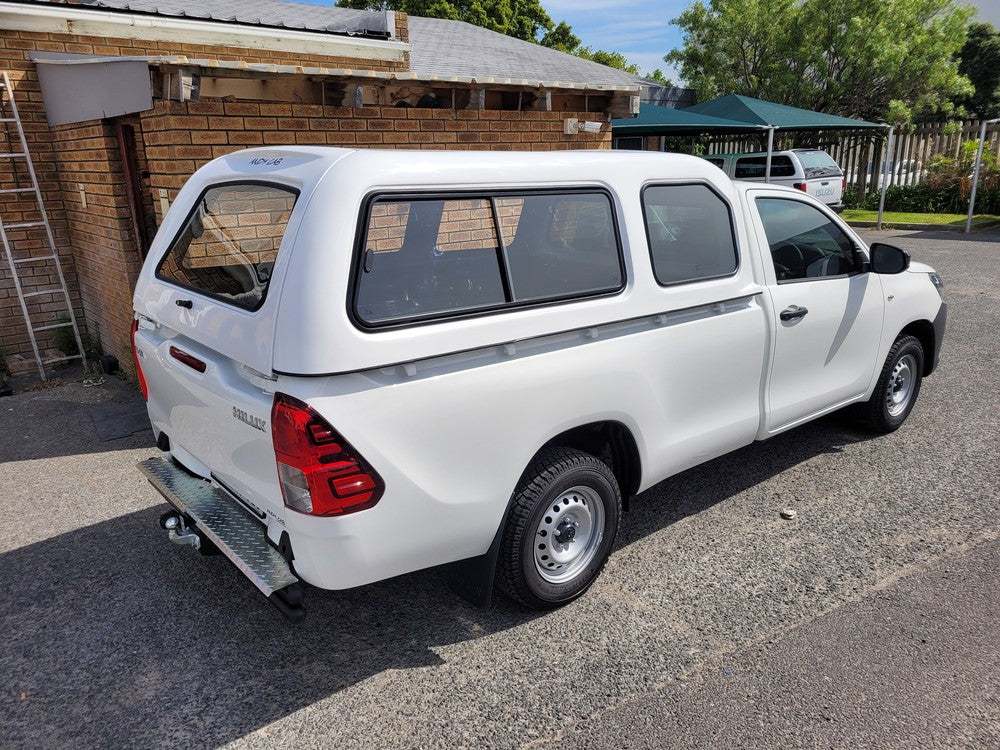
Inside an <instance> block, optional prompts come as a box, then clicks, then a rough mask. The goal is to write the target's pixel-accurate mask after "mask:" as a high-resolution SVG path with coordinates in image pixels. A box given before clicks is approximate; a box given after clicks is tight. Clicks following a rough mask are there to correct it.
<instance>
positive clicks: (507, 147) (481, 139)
mask: <svg viewBox="0 0 1000 750" xmlns="http://www.w3.org/2000/svg"><path fill="white" fill-rule="evenodd" d="M566 117H577V118H580V119H588V120H592V121H593V120H595V119H602V120H603V121H604V122H605V123H606V124H605V127H604V128H603V129H602V132H600V133H582V132H581V133H580V134H579V135H564V134H563V119H564V118H566ZM142 130H143V133H144V136H145V140H146V157H147V159H148V165H149V171H150V187H151V188H152V190H153V197H154V205H155V207H156V210H157V211H159V210H160V209H159V201H158V196H159V190H160V189H163V190H166V191H167V198H168V200H169V201H173V199H174V198H175V197H176V195H177V191H178V190H180V188H181V186H183V185H184V183H185V181H186V180H187V178H188V177H189V176H190V175H191V173H192V172H194V171H195V170H196V169H197V168H198V167H200V166H201V165H203V164H205V163H206V162H208V161H209V160H211V159H213V158H215V157H218V156H224V155H225V154H229V153H232V152H233V151H237V150H239V149H243V148H250V147H253V146H271V145H294V144H299V145H327V146H346V147H349V148H411V149H449V150H473V149H478V150H496V151H514V150H522V151H523V150H528V151H552V150H558V149H587V148H595V149H596V148H610V146H611V126H610V123H609V116H608V115H599V114H595V113H593V112H590V113H583V112H535V111H529V112H517V111H500V110H450V109H417V108H412V109H405V108H398V107H365V108H360V109H351V108H345V107H324V106H322V105H319V104H284V103H265V102H261V103H257V102H224V101H209V100H202V101H200V102H183V103H181V102H165V101H158V102H156V104H155V106H154V108H153V109H152V110H150V111H149V112H146V113H143V115H142Z"/></svg>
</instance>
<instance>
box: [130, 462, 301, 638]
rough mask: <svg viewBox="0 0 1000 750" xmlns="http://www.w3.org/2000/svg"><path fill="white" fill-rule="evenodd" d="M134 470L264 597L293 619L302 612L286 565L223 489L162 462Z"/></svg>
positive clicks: (259, 526)
mask: <svg viewBox="0 0 1000 750" xmlns="http://www.w3.org/2000/svg"><path fill="white" fill-rule="evenodd" d="M138 467H139V471H141V472H142V473H143V474H145V476H146V478H147V479H148V480H149V482H150V484H152V485H153V487H155V488H156V490H157V491H158V492H159V493H160V494H161V495H163V497H164V499H165V500H166V501H167V502H168V503H170V505H172V506H173V507H174V509H176V510H177V512H178V513H180V514H182V515H183V516H184V518H185V519H186V520H187V522H188V523H190V524H193V526H194V528H195V530H196V532H197V533H198V534H199V536H202V537H204V538H205V539H207V540H209V541H210V542H212V543H213V544H214V545H215V546H216V547H218V549H219V551H220V552H221V553H222V554H223V555H225V556H226V557H227V558H229V560H230V561H231V562H232V563H233V564H234V565H235V566H236V567H237V568H238V569H239V571H240V572H241V573H243V574H244V575H245V576H246V577H247V578H249V579H250V581H251V582H252V583H253V585H254V586H256V587H257V588H258V589H259V590H260V592H261V593H262V594H264V596H266V597H268V599H270V600H271V601H272V602H273V603H274V604H276V605H277V606H278V608H279V609H281V610H282V611H283V612H284V613H285V614H286V615H288V616H289V617H290V618H292V619H299V617H300V616H301V615H304V614H305V610H304V609H302V607H301V600H300V592H299V591H298V590H297V586H298V583H299V579H298V577H297V576H296V575H295V573H294V572H293V571H292V568H291V566H290V565H289V564H288V562H287V561H286V560H285V558H283V557H282V556H281V554H280V553H279V552H278V551H277V550H276V549H274V547H272V546H271V545H270V544H269V543H268V541H267V538H266V534H265V530H264V526H263V525H262V524H261V523H259V522H258V521H257V520H255V519H254V518H252V517H251V516H250V515H249V514H248V513H247V512H246V511H245V510H243V508H241V507H240V506H239V505H238V504H237V503H236V502H235V501H234V500H233V499H232V498H231V497H230V496H229V495H228V493H226V491H225V490H223V489H222V488H221V487H218V486H216V485H214V484H212V483H211V482H208V481H206V480H204V479H200V478H198V477H195V476H193V475H191V474H188V473H187V472H186V471H184V470H183V469H181V468H180V467H179V466H177V465H176V464H174V463H172V462H169V461H165V460H164V459H162V458H150V459H147V460H145V461H142V462H140V463H139V465H138ZM275 599H277V600H278V601H275ZM289 605H291V611H289Z"/></svg>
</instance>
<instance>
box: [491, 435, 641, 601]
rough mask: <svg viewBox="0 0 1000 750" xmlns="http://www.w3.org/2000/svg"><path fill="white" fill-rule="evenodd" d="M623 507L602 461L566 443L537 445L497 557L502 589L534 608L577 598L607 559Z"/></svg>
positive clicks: (617, 489)
mask: <svg viewBox="0 0 1000 750" xmlns="http://www.w3.org/2000/svg"><path fill="white" fill-rule="evenodd" d="M621 507H622V496H621V490H620V489H619V487H618V482H617V481H616V480H615V476H614V474H612V473H611V469H610V468H608V465H607V464H605V463H604V462H603V461H600V460H599V459H597V458H595V457H594V456H591V455H590V454H588V453H583V452H582V451H578V450H573V449H571V448H545V449H543V450H542V451H540V452H539V453H538V455H537V456H536V457H535V459H534V460H533V461H532V462H531V464H530V465H529V466H528V468H527V469H526V470H525V472H524V474H523V475H522V477H521V481H520V483H519V484H518V486H517V489H515V490H514V497H513V501H512V503H511V509H510V513H509V514H508V516H507V521H506V525H505V527H504V532H503V537H502V543H501V548H500V557H499V559H498V561H497V582H498V584H499V585H500V588H501V589H502V590H503V592H504V593H505V594H507V595H508V596H509V597H511V598H512V599H515V600H517V601H519V602H521V603H522V604H524V605H525V606H528V607H531V608H533V609H547V608H551V607H557V606H559V605H560V604H565V603H566V602H569V601H572V600H573V599H575V598H576V597H578V596H580V594H582V593H583V592H584V591H586V590H587V588H588V587H589V586H590V584H591V583H593V581H594V579H595V578H597V574H598V573H600V572H601V569H602V568H603V567H604V563H605V562H607V559H608V555H609V554H610V553H611V548H612V547H613V546H614V543H615V536H616V535H617V534H618V521H619V518H620V517H621Z"/></svg>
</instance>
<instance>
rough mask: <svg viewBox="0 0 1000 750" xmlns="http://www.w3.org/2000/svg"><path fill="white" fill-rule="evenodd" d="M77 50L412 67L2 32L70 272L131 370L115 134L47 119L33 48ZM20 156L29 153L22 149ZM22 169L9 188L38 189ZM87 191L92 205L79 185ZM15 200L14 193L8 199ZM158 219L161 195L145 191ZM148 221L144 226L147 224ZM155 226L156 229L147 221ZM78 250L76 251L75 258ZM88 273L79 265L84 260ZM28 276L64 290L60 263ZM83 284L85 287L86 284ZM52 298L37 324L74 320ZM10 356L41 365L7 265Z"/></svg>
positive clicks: (6, 131) (7, 176)
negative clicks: (58, 124)
mask: <svg viewBox="0 0 1000 750" xmlns="http://www.w3.org/2000/svg"><path fill="white" fill-rule="evenodd" d="M400 25H401V29H402V31H403V33H405V31H406V18H405V15H403V14H397V26H400ZM36 50H37V51H47V52H75V53H85V54H98V55H122V56H132V55H186V56H188V57H192V58H211V59H219V60H242V61H245V62H248V63H255V62H268V63H274V64H288V65H320V66H325V67H330V68H353V69H367V70H406V69H407V68H408V61H403V62H389V61H378V60H362V59H358V58H345V57H335V56H329V55H315V54H312V55H299V54H293V53H282V52H271V51H268V50H259V49H241V48H233V47H230V48H222V47H208V46H201V45H191V44H180V43H167V42H146V41H139V40H127V39H105V38H103V37H86V36H77V35H67V34H43V33H36V32H24V31H3V32H2V33H0V70H5V71H7V73H8V75H9V76H10V80H11V84H12V88H13V92H14V96H15V98H16V101H17V105H18V109H19V110H20V114H21V119H22V123H23V125H24V129H25V134H26V138H27V140H28V148H29V151H30V153H31V157H32V162H33V164H34V166H35V171H36V173H37V175H38V179H39V182H40V185H41V187H42V191H43V198H44V201H45V208H46V210H47V211H48V214H49V219H50V222H51V225H52V228H53V231H54V234H55V239H56V245H57V248H58V252H59V255H60V258H61V259H62V265H63V271H64V273H65V275H66V278H67V281H68V283H69V286H70V289H71V296H72V298H73V301H74V307H75V310H76V313H77V315H78V316H80V315H81V313H82V320H83V321H84V322H85V325H87V327H88V328H89V330H90V333H91V334H98V333H99V335H100V339H101V340H102V344H103V348H104V349H105V350H106V351H107V352H108V353H112V354H115V355H116V356H117V357H118V358H119V360H121V361H122V364H123V365H125V366H129V365H130V356H131V355H129V357H125V356H124V355H123V352H122V349H123V347H124V346H126V345H127V343H128V326H129V324H130V323H129V321H130V319H131V312H130V310H131V295H132V288H133V286H134V284H135V279H136V274H137V273H138V268H139V259H138V256H137V254H136V246H135V242H134V239H133V238H132V232H131V227H130V221H129V218H128V217H129V214H128V207H127V203H126V201H125V197H124V196H125V192H124V179H123V177H122V170H121V163H120V158H119V156H118V146H117V141H116V137H115V134H114V131H113V127H112V126H111V125H110V124H108V123H101V122H99V121H93V122H88V123H82V124H74V125H72V126H63V127H59V128H55V129H53V128H50V127H49V126H48V124H47V122H46V119H45V110H44V105H43V103H42V95H41V89H40V87H39V83H38V77H37V74H36V71H35V66H34V63H32V62H31V61H30V60H29V59H28V58H29V55H30V53H31V52H32V51H36ZM137 136H138V138H137V140H138V144H137V145H138V148H137V151H138V152H139V161H140V164H142V163H143V162H144V157H145V154H144V153H143V152H144V144H143V143H142V140H141V135H139V134H137ZM16 141H17V136H16V131H15V130H14V129H13V128H12V126H11V125H10V124H2V125H0V152H2V153H8V149H7V145H8V143H13V144H14V145H17V144H16ZM12 150H16V151H20V148H19V147H18V148H14V149H12ZM12 165H13V162H11V161H9V160H0V189H2V188H11V187H22V186H25V185H27V184H30V183H29V182H28V181H27V173H26V171H25V170H24V168H23V166H22V167H20V168H19V169H16V170H15V169H12ZM81 184H83V185H84V186H85V187H84V190H85V193H86V194H87V207H86V208H84V207H83V202H82V199H81V198H80V193H79V186H80V185H81ZM4 197H7V196H4ZM142 197H143V200H144V202H145V203H146V207H147V210H148V212H149V214H150V215H151V214H152V208H153V202H152V195H151V193H150V192H149V191H148V190H147V191H146V192H145V193H144V194H143V196H142ZM26 208H27V206H21V205H12V204H11V203H10V202H9V201H4V205H3V207H2V209H3V210H4V213H3V219H4V220H5V222H16V221H21V220H24V218H23V217H24V216H26V215H27V214H26ZM140 221H144V219H143V218H140ZM145 223H148V222H145ZM17 239H20V240H23V241H19V242H18V247H19V248H22V249H25V250H27V249H30V248H29V245H37V244H38V242H39V240H40V239H41V235H40V233H37V232H36V233H34V234H33V235H31V236H28V237H23V238H17ZM71 248H72V251H71ZM75 261H78V262H79V266H80V268H79V269H78V268H76V262H75ZM19 276H20V278H21V280H22V282H23V284H24V291H25V292H33V291H37V290H39V289H43V288H48V287H50V286H52V285H53V284H55V283H57V280H56V278H55V275H54V273H53V272H52V268H51V266H46V265H43V264H38V265H37V266H36V265H35V264H23V265H21V266H19ZM78 278H79V283H78ZM58 302H59V300H58V299H57V298H55V297H52V296H39V297H33V298H31V301H30V303H29V312H30V313H31V315H32V322H33V324H34V325H36V326H39V325H44V324H46V323H51V322H55V321H56V320H57V319H58V318H60V317H62V316H64V315H65V305H61V304H59V303H58ZM39 343H40V345H41V348H42V349H43V357H46V358H48V357H55V356H59V355H60V353H59V352H58V351H57V350H56V349H55V341H54V335H53V334H52V333H46V332H43V333H40V334H39ZM0 349H3V350H4V353H5V356H6V358H7V361H8V364H9V366H10V367H11V369H12V370H13V371H14V372H22V371H32V370H34V368H35V364H34V360H33V355H32V352H31V346H30V343H29V339H28V333H27V330H26V328H25V324H24V320H23V318H22V315H21V309H20V305H19V303H18V300H17V295H16V291H15V289H14V285H13V282H12V280H11V274H10V269H9V268H8V267H7V264H6V262H5V261H0Z"/></svg>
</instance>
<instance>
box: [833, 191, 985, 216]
mask: <svg viewBox="0 0 1000 750" xmlns="http://www.w3.org/2000/svg"><path fill="white" fill-rule="evenodd" d="M878 200H879V194H878V193H869V194H868V195H866V196H865V198H864V205H863V206H861V207H862V208H864V209H866V210H868V211H877V210H878ZM848 205H850V204H848ZM885 210H886V211H903V212H906V213H922V214H964V213H966V212H967V211H968V210H969V196H968V195H967V194H966V195H962V192H961V190H959V189H958V188H957V187H956V186H951V185H946V186H942V187H933V186H931V185H929V184H923V185H893V186H891V187H890V188H888V189H887V190H886V191H885ZM976 213H977V214H1000V185H996V186H994V187H991V188H986V187H984V186H983V185H982V184H980V186H979V189H978V190H977V191H976Z"/></svg>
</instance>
